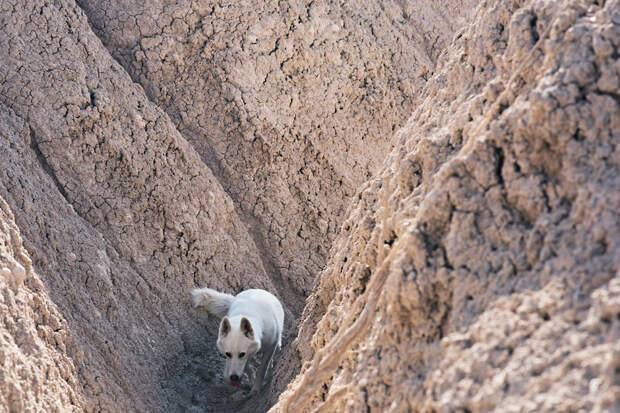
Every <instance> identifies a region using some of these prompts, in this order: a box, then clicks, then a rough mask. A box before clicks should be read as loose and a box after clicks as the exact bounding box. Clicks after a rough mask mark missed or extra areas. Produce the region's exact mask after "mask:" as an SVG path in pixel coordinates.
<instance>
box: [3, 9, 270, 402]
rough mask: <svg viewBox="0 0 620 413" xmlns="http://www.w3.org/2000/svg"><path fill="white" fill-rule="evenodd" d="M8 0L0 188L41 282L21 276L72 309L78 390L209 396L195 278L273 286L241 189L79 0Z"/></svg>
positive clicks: (208, 362)
mask: <svg viewBox="0 0 620 413" xmlns="http://www.w3.org/2000/svg"><path fill="white" fill-rule="evenodd" d="M11 3H12V4H11ZM1 7H2V12H1V13H0V20H1V24H0V27H2V35H1V36H0V50H1V51H2V52H1V53H2V54H3V56H2V57H1V58H0V59H1V60H2V62H3V64H2V65H1V66H0V105H1V106H2V113H3V118H2V128H1V129H0V131H1V132H0V133H1V138H2V139H0V149H1V151H0V163H1V164H2V168H1V169H0V197H2V198H4V200H6V202H7V203H8V204H9V205H10V209H11V210H12V213H13V214H14V215H15V223H16V225H17V226H18V227H19V230H20V232H21V237H22V239H23V244H24V247H25V250H26V251H27V255H28V256H29V257H30V259H31V260H32V263H33V266H34V269H35V270H36V273H37V274H38V275H39V277H40V279H41V281H42V284H43V285H44V287H43V286H40V284H32V283H34V281H33V282H32V283H30V282H29V281H28V280H27V281H26V283H25V286H26V287H25V288H29V289H31V290H36V292H37V294H38V295H37V296H40V297H42V299H43V298H45V297H47V296H49V298H50V299H51V300H52V301H53V303H54V304H55V306H56V307H57V309H58V312H59V313H60V315H61V316H58V317H59V319H60V320H61V321H62V320H63V319H64V320H66V324H67V329H68V332H65V330H64V329H61V330H59V333H58V334H59V335H60V340H61V342H62V337H63V335H64V334H70V335H72V337H74V338H75V345H74V346H72V347H71V348H69V347H67V348H66V349H65V348H62V349H60V350H55V351H58V352H60V353H61V354H62V355H63V356H66V357H69V358H70V359H71V360H72V362H73V366H74V368H75V369H76V370H77V375H78V377H79V382H80V385H79V386H74V387H75V388H74V389H73V390H74V391H75V392H76V393H78V394H83V396H84V397H83V399H76V398H74V399H73V401H74V402H75V403H76V404H78V405H79V407H80V409H87V410H98V409H103V410H107V411H130V410H141V411H160V410H161V411H167V410H169V409H175V408H180V407H182V406H185V407H189V406H191V405H192V404H200V403H204V400H205V399H206V400H211V399H215V398H216V395H217V392H218V391H220V390H218V388H217V386H215V384H214V383H217V380H216V379H215V378H216V377H217V374H218V373H219V368H218V360H217V356H216V355H215V354H213V355H212V356H211V352H210V349H211V345H212V344H211V342H210V340H209V339H208V338H209V337H210V336H209V335H208V334H207V333H208V331H207V329H205V326H206V322H205V318H204V317H199V314H198V313H195V312H194V313H192V312H190V310H189V307H190V306H189V300H188V296H187V291H189V290H190V289H191V288H193V287H195V286H196V285H201V284H209V285H212V286H214V287H216V288H220V289H226V290H230V291H239V290H241V289H244V288H247V287H249V286H255V287H262V288H267V289H270V290H274V289H275V288H274V285H273V284H272V283H271V281H270V279H269V278H268V277H267V276H266V273H265V270H264V268H263V266H262V262H261V259H260V257H259V254H258V251H257V249H256V247H255V245H254V243H253V241H252V239H251V237H250V236H249V234H248V232H247V230H246V229H245V227H244V225H243V223H242V222H241V221H240V220H239V218H238V216H237V215H236V213H235V211H234V206H233V203H232V202H231V200H230V198H229V197H228V196H227V195H226V193H225V192H224V191H223V190H222V188H221V187H220V185H219V184H218V183H217V180H216V179H215V178H214V177H213V175H212V174H211V172H210V170H209V169H208V168H207V167H206V166H205V165H204V164H203V163H202V161H201V160H200V158H199V156H198V155H197V154H196V152H195V151H194V150H193V149H192V147H191V146H190V145H189V144H188V143H187V142H186V141H185V140H184V139H183V138H182V137H181V136H180V134H179V133H178V132H177V130H176V129H175V127H174V125H173V124H172V122H171V121H170V119H169V118H168V116H167V115H166V114H165V113H163V112H162V111H161V110H160V109H159V108H157V107H156V106H155V105H153V104H152V103H150V102H149V100H148V98H147V97H146V96H145V94H144V92H143V90H142V89H141V88H140V87H139V86H138V85H136V84H134V83H133V82H132V81H131V79H130V78H129V76H128V75H127V74H126V73H125V72H124V70H123V69H122V67H121V66H120V65H118V63H116V62H115V61H114V60H113V59H112V57H111V56H110V55H109V53H108V52H107V50H106V49H105V48H104V47H103V45H102V44H101V42H100V41H99V39H98V38H97V37H96V36H95V35H94V34H93V33H92V31H91V30H90V27H89V25H88V24H87V21H86V18H85V16H84V14H83V13H82V12H81V10H80V9H79V8H78V7H77V6H76V5H75V4H74V3H73V2H71V1H65V2H55V3H47V2H44V1H32V2H21V1H15V2H3V3H2V6H1ZM14 242H17V241H14ZM25 254H26V253H25ZM6 294H9V293H8V292H7V293H6ZM16 294H17V295H18V296H20V294H22V295H23V294H26V295H27V293H26V292H17V293H16ZM9 296H10V295H7V297H9ZM7 299H8V298H7ZM9 311H15V310H14V309H12V308H11V307H9ZM26 320H28V319H26ZM59 322H60V321H59ZM209 331H211V330H209ZM44 356H45V354H42V355H41V357H44ZM61 368H64V367H63V365H61ZM66 370H67V373H66V374H67V376H68V380H70V379H71V376H70V373H71V370H69V369H68V368H67V369H66ZM24 374H25V375H24V377H23V380H24V381H28V380H33V381H35V380H37V376H36V375H35V373H33V374H32V376H28V373H27V372H25V373H24ZM12 394H13V396H11V397H15V398H18V399H19V398H24V399H28V398H30V397H36V395H35V396H31V395H29V393H28V388H26V387H22V390H19V389H17V390H15V389H14V393H12ZM59 396H60V393H59ZM68 400H70V399H68V398H59V403H63V404H64V403H67V404H68V403H69V401H68ZM80 400H82V401H83V403H82V404H80V403H78V402H79V401H80ZM65 407H66V406H65ZM63 408H64V407H63Z"/></svg>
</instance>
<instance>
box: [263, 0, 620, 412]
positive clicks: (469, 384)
mask: <svg viewBox="0 0 620 413" xmlns="http://www.w3.org/2000/svg"><path fill="white" fill-rule="evenodd" d="M619 13H620V7H619V3H618V2H617V1H616V2H609V1H608V2H601V3H600V4H599V3H596V2H579V1H573V2H551V1H549V2H544V1H531V2H530V1H525V2H510V1H508V2H506V1H489V2H482V3H481V4H480V6H479V7H478V8H477V11H476V15H475V18H474V19H472V22H471V23H470V24H469V25H468V26H466V27H465V28H464V29H463V30H461V31H460V32H459V33H457V34H456V36H455V39H454V41H453V43H452V44H451V45H449V46H448V47H447V48H446V50H445V52H444V54H443V55H442V56H441V57H440V58H439V59H438V68H437V70H436V73H435V75H434V76H433V77H432V78H431V79H429V81H428V83H427V86H426V87H425V89H424V90H423V91H422V92H421V93H420V95H419V98H418V100H417V104H418V106H417V108H416V110H415V111H414V113H413V115H412V117H411V118H410V119H409V121H408V122H407V124H406V125H405V126H404V127H403V128H402V129H401V130H400V131H399V132H398V133H397V134H396V137H395V142H396V144H395V148H394V149H393V150H392V152H391V153H390V155H389V156H388V157H387V158H386V161H385V163H384V167H383V170H382V171H381V172H380V173H379V174H378V175H377V176H376V177H375V178H373V179H371V180H369V182H368V183H367V184H366V185H365V186H364V187H363V188H362V189H361V190H360V191H359V192H358V195H357V197H356V198H355V199H354V202H353V203H352V206H351V207H350V209H349V212H348V213H347V218H346V220H345V222H344V224H343V229H342V231H341V233H340V235H339V237H338V238H337V240H336V241H335V243H334V246H333V248H332V257H331V259H330V261H329V262H328V264H327V266H326V269H325V270H324V271H323V272H322V273H321V275H320V277H319V281H318V284H317V286H316V287H315V290H314V292H313V294H312V295H311V296H310V298H309V300H308V304H307V306H306V309H305V310H304V314H303V316H302V321H301V323H300V333H299V335H298V337H297V339H296V340H295V345H296V346H297V348H298V349H299V351H300V354H301V356H302V362H303V363H304V367H303V368H302V372H301V373H300V374H299V376H298V377H297V378H296V379H295V380H294V381H293V382H292V383H291V384H290V385H289V388H288V389H287V391H286V392H284V393H283V394H282V395H281V396H280V399H279V402H278V403H277V404H276V405H275V406H274V407H273V408H272V410H271V411H282V412H287V411H290V412H293V411H294V412H302V411H321V412H328V411H339V412H340V411H382V412H383V411H384V412H400V411H419V410H424V411H426V410H428V411H456V410H464V411H471V412H482V411H523V410H536V411H558V410H561V411H565V410H566V411H568V410H579V409H584V410H588V411H613V410H614V409H617V408H618V407H619V406H618V394H619V391H620V387H619V383H618V366H619V364H618V363H619V360H620V359H619V358H618V354H620V353H619V350H620V347H618V343H619V342H620V341H619V340H618V339H619V338H620V330H619V328H620V325H619V324H620V321H619V319H618V315H619V314H620V312H619V311H618V310H619V309H620V307H618V305H620V290H618V277H619V275H620V273H619V272H618V271H619V270H618V269H619V268H620V266H619V264H620V261H619V258H618V257H620V254H619V253H620V250H619V248H620V237H619V235H618V234H620V231H618V229H619V228H620V219H619V218H620V217H619V216H618V213H617V211H618V210H620V196H619V194H620V173H619V172H620V151H619V148H618V142H620V135H619V133H620V116H619V115H618V114H619V113H620V110H619V109H620V108H619V106H618V99H617V96H618V90H619V84H618V83H619V82H618V74H619V68H618V65H617V56H618V54H617V53H618V52H617V50H618V46H619V43H620V26H619V25H618V23H619V22H620V14H619ZM554 17H556V19H555V20H554V19H553V18H554ZM549 24H553V26H552V27H550V30H548V31H547V30H546V29H547V28H548V27H549ZM545 32H546V33H548V37H547V38H544V39H542V42H540V43H539V40H540V39H541V34H543V33H545ZM537 43H538V44H540V46H541V47H540V49H539V50H532V48H533V47H534V46H535V45H536V44H537ZM528 56H533V58H534V61H533V62H532V64H530V65H527V66H526V67H523V65H522V63H523V62H524V60H525V59H527V58H528ZM517 70H519V73H515V71H517ZM510 79H514V80H515V82H514V83H512V84H508V82H509V80H510ZM497 99H499V100H500V101H499V105H496V103H497ZM496 108H497V109H498V110H495V109H496ZM489 117H491V119H490V122H489V119H488V118H489ZM485 125H487V126H488V127H485Z"/></svg>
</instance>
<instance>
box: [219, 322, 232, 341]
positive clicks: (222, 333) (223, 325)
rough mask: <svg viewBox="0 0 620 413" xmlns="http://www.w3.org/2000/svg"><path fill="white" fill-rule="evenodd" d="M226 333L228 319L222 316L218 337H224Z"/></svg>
mask: <svg viewBox="0 0 620 413" xmlns="http://www.w3.org/2000/svg"><path fill="white" fill-rule="evenodd" d="M228 333H230V320H229V319H228V317H224V318H222V322H221V323H220V337H226V336H227V335H228Z"/></svg>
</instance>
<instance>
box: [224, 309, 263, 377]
mask: <svg viewBox="0 0 620 413" xmlns="http://www.w3.org/2000/svg"><path fill="white" fill-rule="evenodd" d="M217 349H218V350H219V351H220V354H221V355H222V356H223V357H224V359H225V360H226V365H225V367H224V379H225V380H226V381H227V382H228V383H229V384H231V385H233V386H239V385H240V384H241V377H242V376H243V371H244V369H245V364H246V363H247V361H248V359H249V358H250V357H251V356H252V355H253V354H254V353H256V352H257V351H258V350H260V341H259V340H257V339H256V337H255V334H254V329H253V328H252V323H251V322H250V320H248V319H247V318H245V317H242V316H237V317H230V318H228V317H224V318H223V319H222V321H221V322H220V332H219V334H218V338H217Z"/></svg>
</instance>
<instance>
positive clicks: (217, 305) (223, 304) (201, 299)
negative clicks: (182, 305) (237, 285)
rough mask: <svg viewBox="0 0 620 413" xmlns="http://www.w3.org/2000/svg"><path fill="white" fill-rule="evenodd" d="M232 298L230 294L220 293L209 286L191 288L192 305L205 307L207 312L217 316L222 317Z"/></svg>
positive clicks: (226, 311)
mask: <svg viewBox="0 0 620 413" xmlns="http://www.w3.org/2000/svg"><path fill="white" fill-rule="evenodd" d="M233 298H234V297H233V296H232V295H230V294H225V293H221V292H219V291H215V290H212V289H210V288H197V289H195V290H192V302H193V303H194V307H206V309H207V311H208V312H210V313H211V314H213V315H216V316H218V317H224V316H225V315H226V313H228V309H229V308H230V303H232V300H233Z"/></svg>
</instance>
